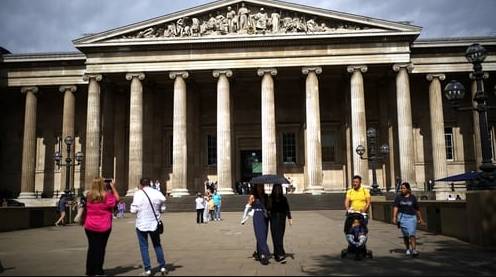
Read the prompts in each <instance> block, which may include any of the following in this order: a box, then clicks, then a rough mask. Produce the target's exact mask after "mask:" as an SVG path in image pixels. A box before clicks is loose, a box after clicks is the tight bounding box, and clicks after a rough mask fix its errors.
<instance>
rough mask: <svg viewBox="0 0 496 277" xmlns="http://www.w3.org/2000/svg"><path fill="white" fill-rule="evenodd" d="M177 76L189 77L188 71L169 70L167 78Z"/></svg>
mask: <svg viewBox="0 0 496 277" xmlns="http://www.w3.org/2000/svg"><path fill="white" fill-rule="evenodd" d="M177 77H181V78H183V79H186V78H188V77H189V73H188V71H171V72H169V78H171V79H176V78H177Z"/></svg>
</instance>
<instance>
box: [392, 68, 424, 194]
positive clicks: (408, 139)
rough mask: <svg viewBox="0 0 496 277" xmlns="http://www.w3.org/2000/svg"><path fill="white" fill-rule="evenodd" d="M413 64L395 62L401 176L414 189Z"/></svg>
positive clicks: (416, 188)
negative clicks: (411, 89)
mask: <svg viewBox="0 0 496 277" xmlns="http://www.w3.org/2000/svg"><path fill="white" fill-rule="evenodd" d="M412 69H413V66H412V65H411V64H395V65H393V70H394V71H396V72H398V74H397V75H396V106H397V112H398V142H399V158H400V174H401V175H400V176H401V180H402V182H409V183H410V185H411V187H412V189H414V190H418V189H419V188H418V186H417V181H416V179H415V153H414V149H413V123H412V104H411V100H410V82H409V79H408V72H411V70H412Z"/></svg>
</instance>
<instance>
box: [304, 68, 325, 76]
mask: <svg viewBox="0 0 496 277" xmlns="http://www.w3.org/2000/svg"><path fill="white" fill-rule="evenodd" d="M310 71H315V74H320V73H322V67H320V66H304V67H302V68H301V73H303V74H305V75H308V73H310Z"/></svg>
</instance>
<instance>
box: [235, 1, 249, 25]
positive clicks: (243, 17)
mask: <svg viewBox="0 0 496 277" xmlns="http://www.w3.org/2000/svg"><path fill="white" fill-rule="evenodd" d="M249 13H250V10H248V8H247V7H246V6H245V3H241V8H239V10H238V16H239V29H240V30H246V29H247V28H248V14H249Z"/></svg>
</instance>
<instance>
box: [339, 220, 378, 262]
mask: <svg viewBox="0 0 496 277" xmlns="http://www.w3.org/2000/svg"><path fill="white" fill-rule="evenodd" d="M365 216H366V214H365V215H364V214H361V213H358V212H349V213H347V214H346V220H345V223H344V234H345V236H346V241H347V242H348V247H347V248H345V249H343V250H341V258H345V257H346V256H347V255H348V254H351V255H355V260H361V259H363V258H365V257H367V258H372V251H370V250H367V245H366V244H367V234H368V228H367V221H366V218H365Z"/></svg>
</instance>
